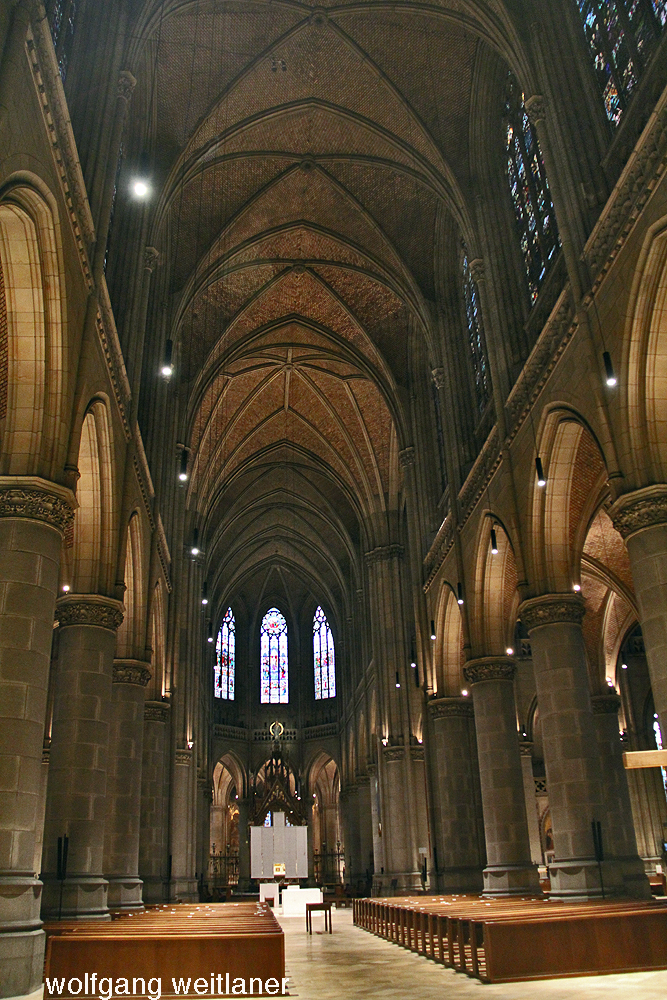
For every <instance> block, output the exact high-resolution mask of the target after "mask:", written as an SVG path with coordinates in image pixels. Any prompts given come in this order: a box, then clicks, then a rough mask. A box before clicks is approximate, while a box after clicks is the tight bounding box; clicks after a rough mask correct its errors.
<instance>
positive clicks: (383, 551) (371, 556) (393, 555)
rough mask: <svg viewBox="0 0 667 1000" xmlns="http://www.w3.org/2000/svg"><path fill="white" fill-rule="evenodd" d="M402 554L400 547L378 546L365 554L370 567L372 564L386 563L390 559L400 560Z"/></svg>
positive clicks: (402, 550) (401, 547)
mask: <svg viewBox="0 0 667 1000" xmlns="http://www.w3.org/2000/svg"><path fill="white" fill-rule="evenodd" d="M403 552H404V549H403V546H402V545H379V546H378V547H377V548H376V549H372V550H371V551H370V552H367V553H366V562H367V563H368V565H369V566H371V565H372V564H373V563H379V562H388V561H389V560H390V559H402V558H403Z"/></svg>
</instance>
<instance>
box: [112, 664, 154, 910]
mask: <svg viewBox="0 0 667 1000" xmlns="http://www.w3.org/2000/svg"><path fill="white" fill-rule="evenodd" d="M150 679H151V672H150V670H149V668H148V664H147V663H143V662H141V661H139V660H114V664H113V685H112V688H111V692H112V693H111V729H110V733H109V761H108V767H107V812H106V822H105V827H104V875H105V878H106V879H107V881H108V883H109V891H108V896H107V905H108V907H109V909H114V910H137V909H143V905H144V904H143V900H142V898H141V886H142V883H141V879H140V878H139V829H140V821H141V766H142V755H143V743H144V698H145V694H144V689H145V687H146V685H147V684H148V682H149V681H150Z"/></svg>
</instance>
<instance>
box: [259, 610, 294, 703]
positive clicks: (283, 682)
mask: <svg viewBox="0 0 667 1000" xmlns="http://www.w3.org/2000/svg"><path fill="white" fill-rule="evenodd" d="M259 664H260V701H261V702H262V704H263V705H280V704H287V700H288V676H287V622H286V621H285V619H284V617H283V615H282V614H281V613H280V611H278V608H270V609H269V610H268V611H267V612H266V614H265V615H264V617H263V619H262V627H261V629H260V633H259Z"/></svg>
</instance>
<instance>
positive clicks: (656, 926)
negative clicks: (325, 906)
mask: <svg viewBox="0 0 667 1000" xmlns="http://www.w3.org/2000/svg"><path fill="white" fill-rule="evenodd" d="M354 922H355V924H356V925H357V926H358V927H362V928H364V929H365V930H368V931H371V932H372V933H374V934H377V935H378V936H379V937H383V938H385V939H386V940H387V941H392V942H394V943H395V944H398V945H401V946H403V947H404V948H409V949H410V950H412V951H415V952H417V953H418V954H420V955H424V956H426V957H427V958H431V959H433V960H434V961H436V962H440V963H442V964H443V965H446V966H449V967H450V968H453V969H456V970H457V971H459V972H464V973H466V974H468V975H469V976H473V977H475V978H477V979H480V980H482V982H489V983H500V982H514V981H521V980H528V979H551V978H555V977H559V976H581V975H594V974H600V973H609V972H616V973H619V972H635V971H647V970H654V969H665V968H667V906H665V905H664V904H661V903H658V902H645V903H644V902H638V901H632V900H626V901H605V900H600V901H592V902H581V903H565V902H560V901H557V900H550V899H547V898H545V897H524V898H504V899H484V898H483V897H480V896H463V895H461V896H432V897H424V896H420V897H409V896H406V897H392V898H390V899H360V900H355V903H354Z"/></svg>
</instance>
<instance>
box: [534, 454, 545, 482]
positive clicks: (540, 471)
mask: <svg viewBox="0 0 667 1000" xmlns="http://www.w3.org/2000/svg"><path fill="white" fill-rule="evenodd" d="M535 469H536V471H537V485H538V486H546V485H547V477H546V476H545V475H544V469H543V468H542V459H541V458H540V456H539V455H536V456H535Z"/></svg>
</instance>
